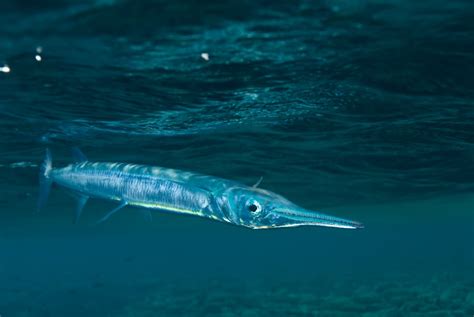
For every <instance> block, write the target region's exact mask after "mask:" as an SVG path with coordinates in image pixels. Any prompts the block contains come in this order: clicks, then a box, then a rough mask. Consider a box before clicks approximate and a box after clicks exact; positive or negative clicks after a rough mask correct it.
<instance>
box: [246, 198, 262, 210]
mask: <svg viewBox="0 0 474 317" xmlns="http://www.w3.org/2000/svg"><path fill="white" fill-rule="evenodd" d="M247 209H248V210H249V211H250V212H252V213H256V212H260V211H261V210H262V207H261V206H260V204H259V203H258V202H257V201H249V202H248V203H247Z"/></svg>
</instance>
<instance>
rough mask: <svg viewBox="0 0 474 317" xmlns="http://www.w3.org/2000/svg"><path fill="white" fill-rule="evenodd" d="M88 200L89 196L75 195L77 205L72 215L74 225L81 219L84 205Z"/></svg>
mask: <svg viewBox="0 0 474 317" xmlns="http://www.w3.org/2000/svg"><path fill="white" fill-rule="evenodd" d="M88 200H89V196H84V195H77V205H76V212H75V214H74V223H75V224H76V223H77V222H78V221H79V218H80V217H81V214H82V210H83V209H84V206H85V205H86V203H87V201H88Z"/></svg>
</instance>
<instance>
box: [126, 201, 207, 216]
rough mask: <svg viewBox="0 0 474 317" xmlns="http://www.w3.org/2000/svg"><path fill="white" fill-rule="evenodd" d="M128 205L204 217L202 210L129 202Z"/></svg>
mask: <svg viewBox="0 0 474 317" xmlns="http://www.w3.org/2000/svg"><path fill="white" fill-rule="evenodd" d="M128 204H129V205H134V206H140V207H145V208H158V209H163V210H169V211H175V212H180V213H184V214H190V215H200V216H202V215H203V214H202V212H201V211H200V210H190V209H183V208H178V207H172V206H166V205H160V204H157V203H145V202H128Z"/></svg>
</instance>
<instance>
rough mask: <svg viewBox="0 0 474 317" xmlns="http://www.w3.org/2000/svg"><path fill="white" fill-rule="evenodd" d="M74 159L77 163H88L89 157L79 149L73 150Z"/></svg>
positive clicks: (74, 148)
mask: <svg viewBox="0 0 474 317" xmlns="http://www.w3.org/2000/svg"><path fill="white" fill-rule="evenodd" d="M72 157H73V158H74V161H75V162H76V163H83V162H87V157H86V156H85V155H84V153H82V152H81V150H79V148H78V147H73V148H72Z"/></svg>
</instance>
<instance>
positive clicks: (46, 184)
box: [37, 149, 53, 212]
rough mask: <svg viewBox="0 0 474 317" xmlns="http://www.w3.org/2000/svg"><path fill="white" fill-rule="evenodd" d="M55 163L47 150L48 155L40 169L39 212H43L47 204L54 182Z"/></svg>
mask: <svg viewBox="0 0 474 317" xmlns="http://www.w3.org/2000/svg"><path fill="white" fill-rule="evenodd" d="M52 164H53V162H52V158H51V151H50V150H49V149H46V154H45V156H44V161H43V164H41V167H40V173H39V185H40V189H39V196H38V207H37V211H38V212H39V211H41V209H42V208H43V206H44V205H45V204H46V201H47V200H48V196H49V191H50V189H51V184H52V180H51V177H50V173H51V170H52V169H53V165H52Z"/></svg>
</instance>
